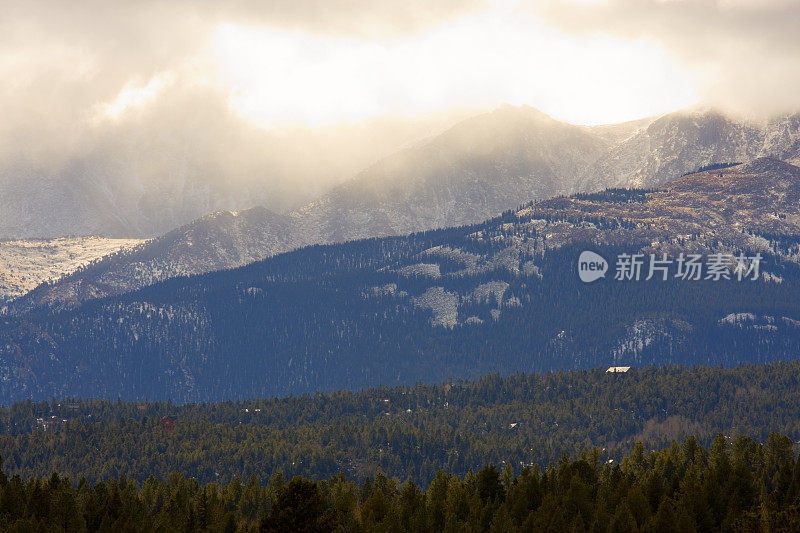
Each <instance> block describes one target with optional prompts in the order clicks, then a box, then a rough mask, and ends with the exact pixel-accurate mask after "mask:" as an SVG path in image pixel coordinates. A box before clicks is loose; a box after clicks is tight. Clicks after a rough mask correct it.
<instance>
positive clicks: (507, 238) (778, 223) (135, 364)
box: [0, 158, 800, 402]
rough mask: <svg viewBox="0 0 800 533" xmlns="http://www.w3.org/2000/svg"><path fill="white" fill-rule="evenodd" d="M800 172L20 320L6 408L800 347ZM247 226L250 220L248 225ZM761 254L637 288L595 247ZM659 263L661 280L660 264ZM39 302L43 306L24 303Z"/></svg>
mask: <svg viewBox="0 0 800 533" xmlns="http://www.w3.org/2000/svg"><path fill="white" fill-rule="evenodd" d="M798 191H800V168H798V167H796V166H794V165H791V164H789V163H786V162H784V161H781V160H778V159H774V158H759V159H756V160H754V161H753V162H750V163H746V164H740V165H732V166H729V167H726V168H715V169H712V170H708V171H704V172H701V173H695V174H690V175H687V176H684V177H681V178H678V179H676V180H673V181H671V182H668V183H666V184H663V185H662V186H661V187H659V188H658V189H656V190H649V189H608V190H605V191H601V192H596V193H581V194H576V195H573V196H570V197H556V198H553V199H550V200H546V201H541V202H534V203H529V204H526V205H523V206H522V207H520V208H518V209H514V210H509V211H506V212H505V213H504V214H503V215H501V216H499V217H495V218H493V219H490V220H488V221H485V222H482V223H478V224H471V225H464V226H456V227H452V228H447V229H441V230H432V231H426V232H418V233H414V234H411V235H408V236H402V237H382V238H370V239H365V240H357V241H349V242H346V243H341V244H330V245H314V246H307V247H303V248H300V249H298V250H296V251H293V252H289V253H284V254H280V255H277V256H274V257H271V258H268V259H265V260H262V261H257V262H255V263H252V264H249V265H247V266H244V267H241V268H237V269H233V270H224V271H218V272H212V273H208V274H203V275H195V276H188V277H180V278H174V279H170V280H167V281H165V282H161V283H157V284H155V285H152V286H149V287H146V288H144V289H141V290H139V291H136V292H130V293H126V294H122V295H119V296H113V297H109V298H102V299H95V300H92V301H88V302H86V303H84V304H83V305H81V306H79V307H77V308H74V309H64V310H60V311H55V310H52V309H48V308H46V307H45V308H36V307H35V306H34V307H32V308H31V310H30V311H29V312H27V313H24V314H20V315H19V316H5V317H3V318H2V322H1V323H0V335H1V336H2V338H3V339H4V345H3V346H0V401H2V402H11V401H14V400H18V399H24V398H50V397H53V396H58V397H66V396H82V397H106V398H110V397H121V398H126V399H142V398H149V399H172V400H176V401H210V400H220V399H229V398H244V397H252V396H271V395H281V394H298V393H305V392H313V391H320V390H336V389H343V388H344V389H359V388H362V387H365V386H371V385H379V384H383V385H394V384H409V383H414V382H416V381H425V382H441V381H444V380H447V379H460V378H474V377H477V376H482V375H485V374H487V373H490V372H502V373H504V374H505V373H512V372H516V371H526V372H528V371H546V370H554V369H559V368H586V367H591V368H594V367H597V366H604V365H631V364H632V365H636V366H639V365H649V364H667V363H678V364H687V365H693V364H698V363H703V364H723V365H732V364H738V363H741V362H764V361H770V360H776V359H791V358H794V357H796V354H797V352H798V350H799V349H800V315H798V314H797V305H796V302H797V299H798V297H800V265H799V264H798V263H799V262H800V201H798V200H799V199H800V198H798ZM240 216H241V215H240ZM587 249H588V250H593V251H594V252H596V253H599V254H601V255H602V256H603V257H605V258H607V259H608V260H609V262H610V263H611V264H612V265H613V264H614V261H613V258H614V257H615V256H619V254H622V253H629V254H630V253H637V252H640V253H643V254H646V255H645V257H649V255H647V254H650V253H653V254H656V256H657V257H661V254H668V255H669V256H671V257H677V255H678V254H679V253H681V252H684V253H698V254H705V255H708V254H730V255H736V254H739V253H743V254H746V256H747V257H755V256H756V254H761V256H762V258H763V260H762V261H761V263H760V269H759V270H758V271H757V274H758V276H757V279H756V280H749V279H748V280H743V281H738V280H737V279H736V275H735V272H734V271H733V268H734V267H733V265H732V264H726V266H725V270H726V272H727V277H730V278H732V279H730V280H725V279H721V280H719V281H714V280H700V281H687V280H682V279H675V278H674V277H672V276H670V278H669V279H668V280H666V281H662V280H660V279H653V280H650V281H644V280H641V281H638V282H634V281H617V280H615V279H613V278H612V276H610V275H609V276H607V277H606V278H605V279H603V280H599V281H597V282H596V283H593V284H585V283H582V282H581V281H580V280H579V279H578V276H577V274H576V271H575V270H576V265H577V259H578V257H579V254H580V252H581V251H583V250H587ZM647 268H648V263H647V262H645V264H644V265H643V269H644V270H645V271H646V269H647ZM23 301H24V299H23Z"/></svg>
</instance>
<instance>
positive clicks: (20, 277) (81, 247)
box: [0, 237, 142, 304]
mask: <svg viewBox="0 0 800 533" xmlns="http://www.w3.org/2000/svg"><path fill="white" fill-rule="evenodd" d="M141 242H142V241H141V240H139V239H108V238H105V237H73V238H69V237H62V238H59V239H49V240H17V241H0V304H2V303H4V302H7V301H9V300H12V299H14V298H17V297H19V296H21V295H23V294H25V293H26V292H28V291H30V290H31V289H33V288H34V287H36V286H37V285H39V284H40V283H42V282H45V281H48V280H55V279H58V278H60V277H61V276H63V275H65V274H70V273H72V272H74V271H75V270H77V269H79V268H81V267H83V266H85V265H87V264H89V263H91V262H92V261H95V260H97V259H99V258H101V257H103V256H106V255H109V254H112V253H114V252H117V251H119V250H122V249H125V248H130V247H133V246H136V245H137V244H140V243H141Z"/></svg>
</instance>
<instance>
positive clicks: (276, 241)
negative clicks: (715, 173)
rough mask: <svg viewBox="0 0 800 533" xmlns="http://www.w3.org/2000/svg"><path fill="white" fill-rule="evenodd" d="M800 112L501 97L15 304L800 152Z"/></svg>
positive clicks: (131, 285) (74, 296) (77, 297)
mask: <svg viewBox="0 0 800 533" xmlns="http://www.w3.org/2000/svg"><path fill="white" fill-rule="evenodd" d="M799 149H800V115H794V116H788V117H782V118H778V119H774V120H771V121H769V122H768V123H766V124H764V125H757V124H749V123H746V122H743V121H737V120H734V119H732V118H729V117H726V116H725V115H723V114H722V113H719V112H716V111H710V110H687V111H680V112H676V113H672V114H668V115H665V116H662V117H659V118H657V119H644V120H640V121H636V122H631V123H624V124H618V125H610V126H594V127H585V126H575V125H571V124H566V123H563V122H559V121H557V120H554V119H552V118H550V117H548V116H547V115H545V114H543V113H541V112H539V111H536V110H534V109H532V108H530V107H525V106H522V107H513V106H503V107H501V108H499V109H497V110H495V111H493V112H491V113H487V114H484V115H479V116H476V117H473V118H471V119H468V120H465V121H463V122H460V123H458V124H457V125H455V126H454V127H452V128H451V129H449V130H447V131H445V132H444V133H442V134H441V135H438V136H436V137H434V138H432V139H429V140H427V141H425V142H421V143H418V144H417V145H415V146H412V147H410V148H407V149H404V150H402V151H400V152H398V153H396V154H394V155H392V156H389V157H386V158H384V159H382V160H380V161H379V162H377V163H375V164H374V165H372V166H370V167H369V168H367V169H365V170H364V171H362V172H361V173H359V174H358V175H357V176H355V177H354V178H353V179H352V180H350V181H348V182H346V183H344V184H342V185H340V186H338V187H336V188H334V189H333V190H332V191H330V192H329V193H328V194H326V195H324V196H322V197H321V198H319V199H318V200H317V201H314V202H312V203H310V204H308V205H306V206H304V207H302V208H299V209H297V210H295V211H292V212H290V213H288V214H286V215H280V214H277V213H274V212H271V211H269V210H267V209H265V208H254V209H250V210H243V211H239V212H230V211H227V212H226V211H222V212H217V213H213V214H211V215H208V216H206V217H203V218H201V219H199V220H197V221H195V222H193V223H190V224H188V225H186V226H183V227H181V228H180V229H178V230H174V231H172V232H170V233H168V234H166V235H164V236H162V237H159V238H156V239H154V240H151V241H149V242H147V243H144V244H143V245H141V246H140V247H138V248H136V249H135V250H131V251H126V252H123V253H121V254H116V255H115V256H113V257H109V258H106V259H103V260H101V261H100V262H99V263H97V264H93V265H91V266H89V267H88V268H85V269H82V270H81V271H79V272H76V273H74V274H72V275H67V276H65V277H64V278H63V279H61V280H60V281H59V282H57V283H55V284H47V285H43V286H41V287H39V288H38V289H37V290H36V291H35V292H34V293H31V294H30V295H28V296H27V297H25V298H24V299H23V300H21V301H18V302H16V303H15V304H14V305H12V306H11V307H10V310H11V312H21V311H24V310H28V309H31V308H35V307H40V306H43V305H52V306H55V307H65V306H73V305H76V304H77V303H80V302H81V301H85V300H86V299H88V298H94V297H101V296H107V295H113V294H121V293H124V292H127V291H130V290H135V289H138V288H141V287H144V286H147V285H149V284H151V283H154V282H157V281H161V280H164V279H167V278H170V277H174V276H177V275H190V274H198V273H203V272H209V271H212V270H218V269H223V268H233V267H238V266H242V265H244V264H247V263H249V262H251V261H254V260H258V259H263V258H265V257H269V256H271V255H274V254H277V253H282V252H285V251H289V250H292V249H295V248H297V247H300V246H305V245H310V244H317V243H333V242H344V241H347V240H351V239H359V238H366V237H378V236H387V235H404V234H407V233H411V232H417V231H423V230H429V229H434V228H443V227H450V226H457V225H462V224H474V223H478V222H480V221H482V220H485V219H487V218H489V217H492V216H494V215H496V214H497V213H500V212H503V211H505V210H508V209H513V208H515V207H517V206H519V205H520V204H522V203H524V202H526V201H531V200H543V199H547V198H550V197H553V196H557V195H568V194H573V193H576V192H589V191H597V190H602V189H604V188H606V187H644V188H653V187H658V186H659V185H660V184H662V183H665V182H667V181H669V180H671V179H675V178H677V177H679V176H681V175H683V174H687V173H691V172H694V171H696V170H698V169H701V168H705V167H708V166H710V165H719V164H729V163H735V162H746V161H750V160H752V159H754V158H756V157H764V156H768V157H777V158H779V159H788V160H791V159H792V158H795V157H798V156H799V155H800V152H798V150H799Z"/></svg>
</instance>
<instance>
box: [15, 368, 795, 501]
mask: <svg viewBox="0 0 800 533" xmlns="http://www.w3.org/2000/svg"><path fill="white" fill-rule="evenodd" d="M798 383H800V362H793V363H785V364H784V363H781V364H774V365H748V366H742V367H737V368H735V369H732V370H725V369H722V368H719V367H716V368H707V367H696V368H693V369H683V368H680V367H667V368H652V367H648V368H633V369H631V370H630V371H629V372H628V373H626V374H608V373H605V371H604V369H598V370H593V371H571V372H558V373H546V374H528V375H524V374H518V375H514V376H510V377H507V378H502V377H500V376H497V375H492V376H488V377H485V378H483V379H481V380H479V381H477V382H454V383H447V384H441V385H422V384H418V385H415V386H412V387H396V388H378V389H368V390H365V391H363V392H357V393H351V392H337V393H332V394H324V395H323V394H317V395H314V396H300V397H295V398H280V399H263V400H247V401H241V402H225V403H219V404H196V405H183V406H176V405H171V404H168V403H125V402H113V403H112V402H105V401H96V400H95V401H71V400H64V401H52V402H42V403H33V402H29V401H28V402H22V403H18V404H15V405H14V406H12V407H11V408H9V409H2V410H0V429H2V434H1V435H0V455H1V456H2V457H3V458H4V460H5V463H4V468H5V469H6V472H8V473H10V474H20V475H22V476H23V477H28V476H31V475H35V476H39V477H46V476H48V475H50V473H51V472H53V471H57V472H59V473H60V474H62V475H67V476H69V477H70V478H71V479H73V480H77V479H79V478H81V477H85V478H87V479H88V480H89V481H91V482H95V481H101V480H107V479H112V478H117V477H119V476H120V475H125V476H126V477H128V478H131V479H134V480H136V481H137V482H143V481H145V480H146V479H147V478H148V477H149V476H150V475H155V476H157V477H159V478H166V477H167V476H169V474H170V473H171V472H172V471H178V472H180V473H181V474H183V475H185V476H187V477H193V478H196V479H198V481H200V482H201V483H208V482H211V481H217V482H222V483H228V482H229V481H231V480H232V479H234V478H237V477H238V478H240V479H247V478H249V477H250V476H253V475H254V476H256V477H257V478H259V479H261V480H265V479H267V478H268V477H269V476H270V475H272V473H274V472H282V473H284V474H285V475H286V476H287V477H288V478H291V477H292V476H294V475H304V476H306V477H310V478H312V479H323V478H327V477H329V476H332V475H334V474H337V473H342V474H344V475H345V476H346V477H347V478H349V479H352V480H356V481H360V480H363V479H364V478H365V477H370V476H374V475H376V473H378V472H384V473H386V474H387V475H389V476H390V477H397V478H400V479H402V480H405V479H411V480H413V481H415V482H416V483H418V484H421V485H425V484H427V483H429V482H430V481H431V480H432V479H433V477H434V475H435V474H436V472H437V471H438V470H444V471H446V472H448V473H452V474H458V475H465V474H466V473H467V472H468V471H469V470H470V469H479V468H481V467H482V466H484V465H485V464H486V463H487V462H493V463H495V464H497V465H502V464H509V465H511V466H512V467H513V468H514V469H515V470H516V471H519V470H520V469H521V468H522V467H524V466H532V465H535V464H538V465H540V466H542V467H546V466H547V465H548V464H550V463H555V462H557V461H558V460H559V459H560V458H561V456H562V455H564V454H568V455H570V456H572V457H576V456H577V454H578V453H579V452H580V451H581V450H587V449H589V448H592V447H597V448H598V450H599V451H598V454H599V455H598V456H599V457H600V458H601V459H602V460H603V461H607V460H609V459H614V460H616V461H618V460H619V459H620V458H621V457H622V455H624V454H627V453H629V452H630V451H631V449H632V448H633V446H634V444H635V443H636V442H637V441H641V442H642V443H643V444H644V445H645V447H646V448H647V449H648V450H649V449H658V448H662V447H664V446H667V445H668V444H669V443H670V442H672V441H673V440H682V439H685V438H686V437H688V436H690V435H693V436H695V437H696V438H697V439H698V440H699V442H700V443H702V444H703V445H710V444H711V442H712V440H713V438H714V436H715V435H717V434H718V433H723V434H725V435H726V436H728V437H729V438H731V439H732V438H735V437H736V436H737V435H744V436H747V437H751V438H753V439H755V440H756V441H757V442H762V443H763V442H765V441H766V439H767V437H768V435H769V433H770V432H772V431H778V432H780V433H783V434H785V435H788V436H789V438H791V439H792V441H800V420H799V419H798V416H797V413H798V412H800V393H798Z"/></svg>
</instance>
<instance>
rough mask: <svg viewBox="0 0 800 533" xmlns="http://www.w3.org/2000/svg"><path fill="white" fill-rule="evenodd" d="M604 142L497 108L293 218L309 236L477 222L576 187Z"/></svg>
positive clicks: (534, 114)
mask: <svg viewBox="0 0 800 533" xmlns="http://www.w3.org/2000/svg"><path fill="white" fill-rule="evenodd" d="M608 146H609V141H607V140H605V139H603V138H601V137H600V136H599V135H594V134H593V133H592V132H591V131H590V130H587V129H586V128H582V127H579V126H574V125H571V124H566V123H564V122H559V121H557V120H554V119H552V118H550V117H549V116H547V115H545V114H544V113H541V112H539V111H537V110H535V109H533V108H530V107H526V106H523V107H512V106H503V107H501V108H499V109H497V110H496V111H494V112H492V113H488V114H486V115H481V116H477V117H474V118H472V119H469V120H466V121H464V122H461V123H459V124H458V125H456V126H454V127H453V128H451V129H450V130H448V131H446V132H445V133H443V134H442V135H440V136H438V137H436V138H434V139H432V140H430V141H428V142H426V143H424V144H422V145H420V146H417V147H414V148H410V149H407V150H404V151H402V152H400V153H397V154H395V155H393V156H391V157H388V158H386V159H384V160H382V161H380V162H379V163H377V164H376V165H374V166H372V167H370V168H369V169H367V170H365V171H364V172H362V173H361V174H359V175H358V176H357V177H356V178H354V179H353V180H352V181H350V182H348V183H346V184H344V185H342V186H340V187H338V188H336V189H335V190H334V191H332V192H331V193H330V194H328V195H326V196H324V197H323V198H321V199H320V200H318V201H316V202H314V203H311V204H309V205H307V206H305V207H303V208H302V209H300V210H298V211H295V212H293V213H292V214H291V216H292V218H294V219H295V220H296V221H297V224H298V226H299V227H300V228H302V229H301V233H302V234H303V235H305V236H307V238H308V239H309V240H310V241H312V242H341V241H345V240H349V239H355V238H363V237H372V236H381V235H402V234H405V233H410V232H413V231H420V230H426V229H432V228H441V227H447V226H454V225H460V224H469V223H476V222H479V221H481V220H484V219H486V218H488V217H490V216H493V215H495V214H497V213H500V212H502V211H505V210H506V209H511V208H514V207H517V206H518V205H519V204H520V203H522V202H523V201H526V200H531V199H544V198H549V197H552V196H555V195H559V194H568V193H570V192H572V191H573V190H574V189H575V178H576V176H577V175H579V174H580V173H581V172H583V170H584V169H585V168H586V167H587V166H588V165H589V164H590V163H592V162H593V161H594V160H596V159H597V158H598V157H599V156H600V155H601V154H602V153H603V152H604V151H605V150H606V149H607V148H608Z"/></svg>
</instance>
